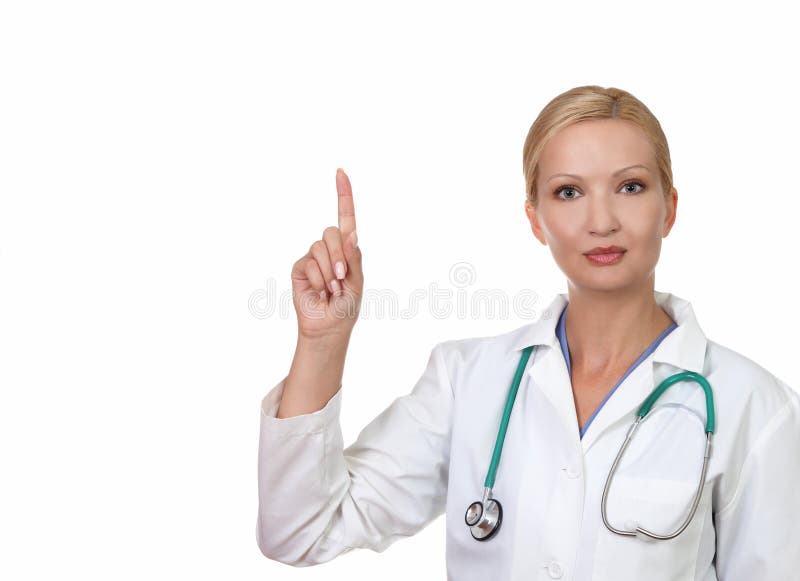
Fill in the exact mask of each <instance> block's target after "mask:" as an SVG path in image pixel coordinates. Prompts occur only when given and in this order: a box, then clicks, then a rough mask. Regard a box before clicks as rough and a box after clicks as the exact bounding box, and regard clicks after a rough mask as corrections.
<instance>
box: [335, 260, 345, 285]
mask: <svg viewBox="0 0 800 581" xmlns="http://www.w3.org/2000/svg"><path fill="white" fill-rule="evenodd" d="M333 270H335V271H336V278H344V262H342V261H341V260H340V261H339V262H337V263H336V266H334V267H333ZM334 282H335V281H334Z"/></svg>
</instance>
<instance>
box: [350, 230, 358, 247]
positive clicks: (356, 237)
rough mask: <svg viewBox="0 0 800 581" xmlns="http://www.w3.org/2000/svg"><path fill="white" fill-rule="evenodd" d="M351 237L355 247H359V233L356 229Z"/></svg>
mask: <svg viewBox="0 0 800 581" xmlns="http://www.w3.org/2000/svg"><path fill="white" fill-rule="evenodd" d="M350 238H351V239H352V241H353V248H358V235H357V234H356V231H355V230H353V233H352V234H350Z"/></svg>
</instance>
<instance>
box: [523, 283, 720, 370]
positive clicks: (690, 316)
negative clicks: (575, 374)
mask: <svg viewBox="0 0 800 581" xmlns="http://www.w3.org/2000/svg"><path fill="white" fill-rule="evenodd" d="M654 296H655V300H656V303H657V304H658V305H659V306H661V307H662V308H663V309H664V310H665V311H666V312H667V314H668V315H669V316H670V317H671V318H672V320H673V321H675V322H676V323H677V324H678V327H677V328H676V329H674V330H673V331H672V332H671V333H669V335H667V336H666V337H665V338H664V340H663V341H661V343H660V344H659V345H658V347H656V349H655V351H653V354H652V357H653V361H654V362H661V363H669V364H670V365H673V366H675V367H678V368H680V369H684V370H686V371H694V372H696V373H702V372H703V366H704V363H705V354H706V342H707V339H706V336H705V334H704V333H703V331H702V329H701V328H700V325H699V324H698V322H697V319H696V317H695V314H694V309H692V305H691V303H690V302H689V301H687V300H685V299H682V298H680V297H678V296H675V295H674V294H671V293H665V292H659V291H655V292H654ZM567 302H568V297H567V294H566V293H558V294H556V296H555V298H554V299H553V300H552V301H551V303H550V305H549V306H548V307H547V308H546V309H545V310H544V311H543V312H542V315H541V316H540V317H539V318H538V319H537V320H536V321H534V322H533V323H529V324H528V325H525V326H524V327H520V328H519V329H517V330H515V331H512V333H511V338H510V341H509V348H508V352H509V353H511V352H513V351H521V350H522V349H524V348H525V347H529V346H531V345H544V346H547V347H552V348H554V349H556V348H557V349H560V345H559V342H558V337H557V336H556V325H557V323H558V317H559V315H561V311H563V310H564V307H565V306H566V305H567Z"/></svg>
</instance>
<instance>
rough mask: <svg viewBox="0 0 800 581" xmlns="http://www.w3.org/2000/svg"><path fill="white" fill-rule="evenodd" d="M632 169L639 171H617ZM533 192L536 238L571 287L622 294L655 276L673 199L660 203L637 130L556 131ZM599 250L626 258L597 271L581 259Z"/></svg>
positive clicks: (592, 127) (608, 126) (603, 126)
mask: <svg viewBox="0 0 800 581" xmlns="http://www.w3.org/2000/svg"><path fill="white" fill-rule="evenodd" d="M633 165H636V166H644V167H635V168H631V169H626V170H624V171H620V170H623V169H624V168H627V167H629V166H633ZM617 172H619V173H617ZM558 174H572V175H571V176H564V175H558ZM536 191H537V203H536V207H533V206H531V205H530V204H529V203H528V202H526V204H525V211H526V213H527V214H528V219H529V220H530V222H531V228H532V230H533V234H534V236H536V238H537V239H538V240H539V241H540V242H541V243H542V244H545V245H547V246H549V247H550V251H551V252H552V254H553V258H554V259H555V261H556V263H557V264H558V266H559V268H560V269H561V270H562V271H563V272H564V274H565V275H566V276H567V278H568V280H569V281H570V283H571V284H572V285H574V286H575V287H582V288H587V289H594V290H606V291H608V290H620V289H624V288H629V287H635V286H637V285H641V284H644V283H645V282H647V281H648V279H649V278H650V277H653V276H654V273H655V266H656V263H657V262H658V257H659V255H660V253H661V239H662V238H664V237H666V236H667V234H668V233H669V231H670V229H671V228H672V224H673V223H674V221H675V211H676V208H677V201H678V192H677V190H675V188H673V189H672V191H671V192H670V195H669V196H668V197H665V196H664V192H663V188H662V186H661V181H660V179H659V176H658V168H657V165H656V158H655V154H654V153H653V151H652V147H651V145H650V141H649V140H648V138H647V135H646V134H645V133H644V131H642V130H641V129H640V128H639V127H638V126H636V125H635V124H633V123H632V122H630V121H624V120H621V119H598V120H591V121H581V122H578V123H575V124H573V125H570V126H568V127H565V128H564V129H562V130H560V131H559V132H558V133H557V134H556V135H555V136H554V137H553V138H552V139H551V140H550V141H549V142H548V143H547V144H546V145H545V147H544V149H543V151H542V154H541V157H540V159H539V176H538V180H537V183H536ZM598 246H600V247H605V246H619V247H621V248H624V249H625V252H623V254H622V257H621V258H620V259H619V260H617V261H616V262H614V263H612V264H599V263H598V262H596V261H592V260H590V259H589V258H587V256H586V253H587V252H589V251H591V250H592V249H594V248H596V247H598Z"/></svg>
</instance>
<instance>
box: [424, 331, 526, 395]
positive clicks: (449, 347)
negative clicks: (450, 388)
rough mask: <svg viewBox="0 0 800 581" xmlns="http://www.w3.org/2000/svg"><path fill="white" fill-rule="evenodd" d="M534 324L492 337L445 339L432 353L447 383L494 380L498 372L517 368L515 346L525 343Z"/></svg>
mask: <svg viewBox="0 0 800 581" xmlns="http://www.w3.org/2000/svg"><path fill="white" fill-rule="evenodd" d="M534 324H535V323H528V324H526V325H523V326H520V327H516V328H514V329H511V330H509V331H504V332H501V333H496V334H492V335H481V336H472V337H464V338H458V339H447V340H444V341H441V342H439V343H437V344H436V346H435V347H434V350H438V351H439V352H440V353H441V356H442V358H443V360H444V362H445V364H446V366H447V370H448V373H449V375H450V377H451V379H454V380H458V379H463V378H464V377H465V376H469V377H473V378H479V377H483V376H484V375H487V374H488V375H489V376H492V377H494V376H495V375H493V373H494V374H496V373H497V372H498V370H500V369H504V368H505V367H509V368H513V366H515V365H517V363H518V361H519V358H520V354H521V351H520V349H518V346H519V345H522V344H524V343H525V339H526V336H527V334H528V333H529V332H530V330H531V328H532V325H534ZM459 383H460V382H459Z"/></svg>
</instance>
